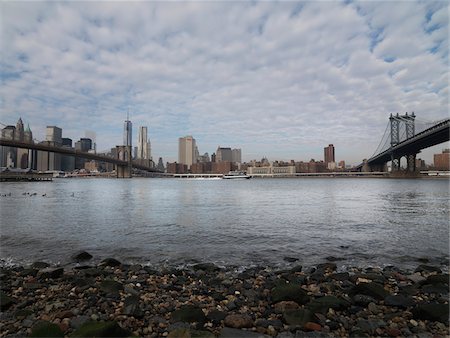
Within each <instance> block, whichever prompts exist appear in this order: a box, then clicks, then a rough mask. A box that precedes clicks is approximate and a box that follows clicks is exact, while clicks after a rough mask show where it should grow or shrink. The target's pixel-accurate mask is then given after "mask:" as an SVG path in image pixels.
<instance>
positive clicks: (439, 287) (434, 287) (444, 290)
mask: <svg viewBox="0 0 450 338" xmlns="http://www.w3.org/2000/svg"><path fill="white" fill-rule="evenodd" d="M422 292H424V293H434V294H442V295H443V294H448V285H447V284H442V283H436V284H428V285H423V286H422Z"/></svg>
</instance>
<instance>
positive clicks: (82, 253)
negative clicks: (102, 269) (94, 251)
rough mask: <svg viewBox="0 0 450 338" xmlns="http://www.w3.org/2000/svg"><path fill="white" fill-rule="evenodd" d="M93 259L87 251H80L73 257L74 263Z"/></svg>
mask: <svg viewBox="0 0 450 338" xmlns="http://www.w3.org/2000/svg"><path fill="white" fill-rule="evenodd" d="M92 257H93V256H92V255H91V254H90V253H89V252H86V251H79V252H77V253H76V254H74V255H73V256H72V259H73V260H74V261H77V262H82V261H88V260H90V259H91V258H92Z"/></svg>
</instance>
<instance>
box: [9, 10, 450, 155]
mask: <svg viewBox="0 0 450 338" xmlns="http://www.w3.org/2000/svg"><path fill="white" fill-rule="evenodd" d="M0 13H1V14H0V15H1V18H0V29H1V30H0V37H1V39H0V40H1V42H0V43H1V59H0V67H1V68H0V74H1V79H2V81H1V85H0V88H1V89H0V90H1V91H0V95H1V96H0V98H1V101H0V109H1V110H0V112H1V113H0V116H1V118H0V122H1V123H4V124H15V122H16V121H17V119H18V118H19V117H22V119H23V120H24V122H25V123H30V126H31V129H32V130H33V132H34V134H35V137H36V138H38V139H43V138H44V137H45V126H46V125H57V126H59V127H61V128H62V129H63V137H70V138H72V139H73V140H78V139H79V138H80V137H84V136H85V132H86V131H95V132H96V135H97V149H98V150H105V149H108V148H111V147H112V146H115V145H116V144H120V143H122V138H123V137H122V133H123V122H124V120H125V118H126V114H127V110H129V112H130V119H131V120H132V122H133V128H134V135H133V139H134V142H136V140H137V133H136V131H137V127H138V126H140V125H145V126H148V128H149V136H150V139H151V142H152V155H153V156H154V157H156V159H157V158H158V157H159V156H162V157H163V158H164V161H173V160H176V159H177V158H176V157H177V151H178V150H177V149H178V137H180V136H185V135H193V136H194V138H195V139H196V140H197V144H198V147H199V151H200V153H204V152H209V153H210V154H211V153H212V152H214V151H215V149H216V148H217V146H218V145H221V146H231V147H239V148H242V153H243V159H244V160H251V159H260V158H261V157H263V156H266V157H268V158H269V159H270V160H275V159H279V160H290V159H295V160H309V159H311V158H315V159H323V147H324V146H326V145H327V144H328V143H333V144H334V145H335V147H336V156H337V159H338V160H341V159H345V160H346V161H347V162H350V163H357V162H360V160H361V159H362V158H365V157H369V156H370V155H372V153H373V151H374V150H375V149H376V147H377V145H378V143H379V141H380V139H381V137H382V135H383V132H384V130H385V127H386V123H387V121H388V116H389V114H390V113H391V112H392V113H397V112H400V113H403V112H412V111H414V112H415V114H416V115H417V117H418V119H421V120H428V121H432V120H438V119H442V118H445V117H448V116H449V54H448V53H449V45H448V41H449V18H448V16H449V14H448V13H449V5H448V3H447V2H446V1H418V2H415V1H396V2H393V1H363V2H353V1H346V2H337V1H329V2H324V1H321V2H295V1H289V2H277V3H275V2H254V1H252V2H249V1H246V2H244V1H242V2H240V1H239V2H212V1H192V2H131V3H130V2H125V1H124V2H116V1H97V2H88V1H87V2H85V1H83V2H75V1H73V2H64V3H62V2H56V1H52V2H12V1H11V2H8V1H6V2H5V1H3V2H1V3H0ZM444 146H445V145H441V146H438V147H435V149H431V150H429V151H428V152H425V153H424V154H422V155H423V156H422V157H425V158H426V159H428V160H431V155H430V154H432V153H433V151H434V152H437V151H440V149H441V148H443V147H444Z"/></svg>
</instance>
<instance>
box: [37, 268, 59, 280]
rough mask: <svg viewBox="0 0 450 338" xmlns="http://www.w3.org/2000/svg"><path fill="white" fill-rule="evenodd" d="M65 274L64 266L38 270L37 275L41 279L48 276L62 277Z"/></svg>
mask: <svg viewBox="0 0 450 338" xmlns="http://www.w3.org/2000/svg"><path fill="white" fill-rule="evenodd" d="M63 275H64V268H45V269H42V270H40V271H39V272H38V274H37V276H38V278H40V279H46V278H60V277H62V276H63Z"/></svg>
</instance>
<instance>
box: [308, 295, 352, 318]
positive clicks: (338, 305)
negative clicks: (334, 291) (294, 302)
mask: <svg viewBox="0 0 450 338" xmlns="http://www.w3.org/2000/svg"><path fill="white" fill-rule="evenodd" d="M349 306H350V303H349V302H347V301H345V300H343V299H340V298H337V297H335V296H325V297H321V298H317V299H314V300H313V301H312V302H311V303H309V304H307V305H306V307H307V308H308V309H309V310H311V312H313V313H316V312H318V313H322V314H326V313H327V312H328V310H329V309H335V310H343V309H346V308H348V307H349Z"/></svg>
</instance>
